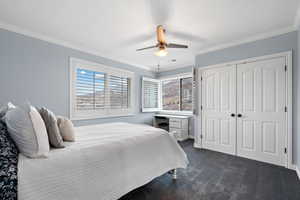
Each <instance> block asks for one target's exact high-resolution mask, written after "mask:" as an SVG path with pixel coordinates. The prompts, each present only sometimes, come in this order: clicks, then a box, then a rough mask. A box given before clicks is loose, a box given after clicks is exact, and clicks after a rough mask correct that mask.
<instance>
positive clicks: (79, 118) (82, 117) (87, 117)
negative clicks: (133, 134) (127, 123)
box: [71, 114, 136, 121]
mask: <svg viewBox="0 0 300 200" xmlns="http://www.w3.org/2000/svg"><path fill="white" fill-rule="evenodd" d="M135 115H136V114H120V115H106V116H77V117H71V120H72V121H80V120H95V119H109V118H116V117H132V116H135Z"/></svg>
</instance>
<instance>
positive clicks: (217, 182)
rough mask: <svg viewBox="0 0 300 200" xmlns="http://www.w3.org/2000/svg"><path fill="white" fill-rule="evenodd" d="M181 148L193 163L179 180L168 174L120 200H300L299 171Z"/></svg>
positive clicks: (185, 144)
mask: <svg viewBox="0 0 300 200" xmlns="http://www.w3.org/2000/svg"><path fill="white" fill-rule="evenodd" d="M180 145H181V146H182V147H183V149H184V151H185V152H186V154H187V155H188V158H189V161H190V164H189V166H188V168H187V169H180V170H179V171H178V179H177V180H176V181H173V180H172V178H171V176H170V175H169V174H165V175H163V176H161V177H158V178H156V179H154V180H153V181H152V182H150V183H148V184H147V185H145V186H142V187H140V188H138V189H136V190H134V191H132V192H130V193H128V194H127V195H125V196H124V197H122V198H121V199H120V200H142V199H146V200H227V199H228V200H250V199H251V200H300V181H299V180H298V177H297V175H296V172H295V171H292V170H288V169H286V168H283V167H278V166H274V165H270V164H266V163H262V162H257V161H254V160H249V159H245V158H239V157H236V156H230V155H226V154H222V153H218V152H213V151H209V150H199V149H195V148H193V142H192V141H185V142H182V143H180Z"/></svg>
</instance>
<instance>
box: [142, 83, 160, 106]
mask: <svg viewBox="0 0 300 200" xmlns="http://www.w3.org/2000/svg"><path fill="white" fill-rule="evenodd" d="M142 88H143V101H142V102H143V112H146V111H148V112H151V111H157V110H158V109H159V107H160V106H159V104H160V103H159V94H160V81H159V80H155V79H150V78H145V77H143V80H142Z"/></svg>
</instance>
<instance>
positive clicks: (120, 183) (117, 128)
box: [18, 123, 188, 200]
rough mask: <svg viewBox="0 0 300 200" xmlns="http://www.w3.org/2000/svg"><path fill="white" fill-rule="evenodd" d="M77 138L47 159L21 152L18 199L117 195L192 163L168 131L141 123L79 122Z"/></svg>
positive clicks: (110, 199) (103, 198) (112, 197)
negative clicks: (96, 123) (98, 123)
mask: <svg viewBox="0 0 300 200" xmlns="http://www.w3.org/2000/svg"><path fill="white" fill-rule="evenodd" d="M75 131H76V137H77V138H76V142H73V143H67V144H66V146H67V147H66V148H63V149H53V150H51V151H50V154H49V157H48V158H46V159H29V158H27V157H25V156H22V155H21V154H20V155H19V163H18V199H19V200H69V199H70V200H87V199H88V200H93V199H97V200H100V199H101V200H116V199H119V198H120V197H122V196H123V195H125V194H126V193H128V192H130V191H131V190H133V189H135V188H138V187H140V186H142V185H144V184H146V183H148V182H150V181H151V180H153V179H154V178H156V177H158V176H160V175H162V174H164V173H167V172H169V171H170V170H173V169H177V168H185V167H186V166H187V164H188V160H187V157H186V154H185V153H184V151H183V150H182V149H181V147H180V146H179V145H178V144H177V142H176V141H175V139H174V138H173V137H172V136H171V135H170V134H169V133H168V132H166V131H164V130H162V129H158V128H154V127H151V126H148V125H142V124H129V123H110V124H101V125H91V126H81V127H76V129H75Z"/></svg>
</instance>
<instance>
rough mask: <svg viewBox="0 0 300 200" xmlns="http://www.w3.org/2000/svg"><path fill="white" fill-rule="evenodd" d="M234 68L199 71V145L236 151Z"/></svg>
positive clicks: (225, 150)
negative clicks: (200, 139)
mask: <svg viewBox="0 0 300 200" xmlns="http://www.w3.org/2000/svg"><path fill="white" fill-rule="evenodd" d="M235 68H236V67H235V66H226V67H221V68H214V69H208V70H204V71H203V72H202V146H203V148H205V149H211V150H215V151H220V152H225V153H229V154H235V152H236V118H235V117H234V116H231V115H232V114H233V115H234V114H235V113H236V69H235Z"/></svg>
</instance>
